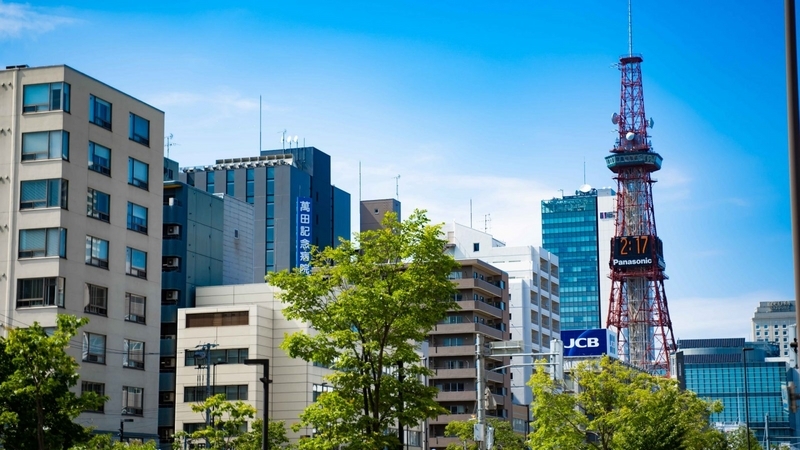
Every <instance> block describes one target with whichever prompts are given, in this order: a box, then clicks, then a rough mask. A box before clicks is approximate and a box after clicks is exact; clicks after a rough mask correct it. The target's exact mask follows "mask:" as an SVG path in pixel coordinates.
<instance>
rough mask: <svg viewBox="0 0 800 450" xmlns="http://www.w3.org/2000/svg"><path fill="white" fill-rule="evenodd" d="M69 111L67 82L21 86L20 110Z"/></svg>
mask: <svg viewBox="0 0 800 450" xmlns="http://www.w3.org/2000/svg"><path fill="white" fill-rule="evenodd" d="M58 110H63V111H64V112H69V84H67V83H44V84H29V85H27V86H24V87H23V88H22V112H23V113H29V112H41V111H58Z"/></svg>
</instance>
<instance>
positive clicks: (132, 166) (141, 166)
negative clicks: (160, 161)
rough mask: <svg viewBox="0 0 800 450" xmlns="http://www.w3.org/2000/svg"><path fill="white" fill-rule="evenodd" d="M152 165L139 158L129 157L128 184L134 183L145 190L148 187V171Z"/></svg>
mask: <svg viewBox="0 0 800 450" xmlns="http://www.w3.org/2000/svg"><path fill="white" fill-rule="evenodd" d="M149 170H150V166H149V165H148V164H145V163H143V162H141V161H139V160H138V159H133V158H128V184H132V185H134V186H136V187H138V188H142V189H144V190H145V191H146V190H147V187H148V180H149V176H148V172H149Z"/></svg>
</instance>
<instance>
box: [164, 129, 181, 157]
mask: <svg viewBox="0 0 800 450" xmlns="http://www.w3.org/2000/svg"><path fill="white" fill-rule="evenodd" d="M172 138H173V136H172V133H170V134H169V136H166V137H165V139H166V140H167V145H165V147H167V158H169V148H170V147H173V146H176V145H178V144H176V143H175V142H172Z"/></svg>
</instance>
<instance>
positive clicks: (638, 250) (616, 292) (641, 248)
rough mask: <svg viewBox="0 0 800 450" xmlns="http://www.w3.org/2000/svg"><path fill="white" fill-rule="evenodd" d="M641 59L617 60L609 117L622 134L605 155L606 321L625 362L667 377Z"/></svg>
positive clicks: (671, 341)
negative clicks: (610, 197) (616, 96)
mask: <svg viewBox="0 0 800 450" xmlns="http://www.w3.org/2000/svg"><path fill="white" fill-rule="evenodd" d="M641 63H642V57H641V56H639V55H635V54H632V53H631V54H629V55H626V56H623V57H621V58H620V60H619V65H618V66H619V69H620V73H621V75H622V80H621V90H620V107H619V113H614V115H613V116H612V119H611V120H612V122H613V123H614V124H615V125H617V127H618V133H619V136H618V137H617V139H616V142H615V144H614V148H612V149H611V154H610V155H608V156H606V165H607V166H608V168H609V169H610V170H611V171H612V172H613V173H614V179H615V180H617V210H616V214H615V233H614V238H612V240H611V242H610V245H611V260H610V261H609V265H610V267H611V295H610V297H611V298H610V303H609V309H608V320H607V325H608V327H609V328H610V329H612V330H614V331H616V333H617V338H618V342H619V345H620V348H619V351H620V352H619V354H620V356H621V357H622V358H623V359H624V360H625V361H627V362H629V363H631V364H633V365H635V366H637V367H639V368H641V369H643V370H646V371H648V372H650V373H653V374H657V375H666V376H668V375H669V373H670V366H669V364H670V363H669V352H670V351H671V350H672V349H674V348H675V338H674V337H673V333H672V321H671V320H670V317H669V310H668V308H667V295H666V293H665V291H664V280H666V279H667V276H666V274H665V273H664V270H665V267H666V266H665V264H664V252H663V247H662V244H661V239H659V238H658V233H657V231H656V220H655V209H654V208H653V183H654V182H655V181H654V180H653V179H652V177H651V174H652V173H653V172H655V171H657V170H659V169H661V162H662V158H661V155H659V154H658V153H656V152H654V151H653V149H652V144H651V142H650V137H649V136H648V134H647V131H648V128H652V127H653V120H652V119H650V120H647V119H646V118H645V117H646V116H645V111H644V93H643V90H642V70H641Z"/></svg>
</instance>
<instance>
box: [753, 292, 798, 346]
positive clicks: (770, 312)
mask: <svg viewBox="0 0 800 450" xmlns="http://www.w3.org/2000/svg"><path fill="white" fill-rule="evenodd" d="M795 314H796V313H795V302H794V300H789V301H783V302H760V303H759V304H758V307H756V311H755V312H754V313H753V319H752V325H753V340H754V341H766V342H771V343H773V344H775V345H777V346H778V348H779V349H780V352H781V356H785V357H790V358H795V357H796V354H795V353H794V351H792V348H791V346H790V344H791V343H792V342H793V341H794V340H795V338H796V337H797V327H796V323H797V319H796V317H795Z"/></svg>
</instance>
